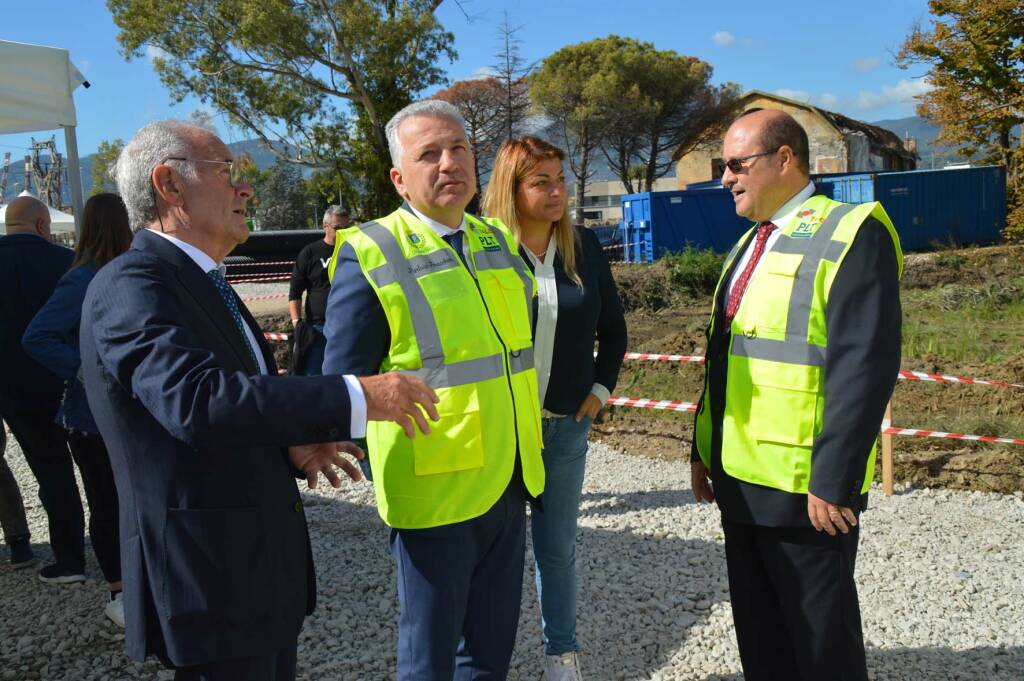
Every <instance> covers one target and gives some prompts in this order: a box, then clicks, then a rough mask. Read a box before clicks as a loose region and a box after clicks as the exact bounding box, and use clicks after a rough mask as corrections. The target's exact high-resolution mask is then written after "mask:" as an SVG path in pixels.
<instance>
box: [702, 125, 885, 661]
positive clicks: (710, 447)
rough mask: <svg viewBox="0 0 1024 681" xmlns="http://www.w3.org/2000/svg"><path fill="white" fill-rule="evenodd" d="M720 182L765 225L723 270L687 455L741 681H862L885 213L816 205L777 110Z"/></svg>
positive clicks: (749, 132)
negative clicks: (864, 536) (719, 544)
mask: <svg viewBox="0 0 1024 681" xmlns="http://www.w3.org/2000/svg"><path fill="white" fill-rule="evenodd" d="M723 158H724V159H725V163H726V171H725V175H724V176H723V177H722V184H723V185H725V187H726V188H727V189H729V190H730V191H731V193H732V195H733V198H734V201H735V205H736V213H737V214H738V215H741V216H743V217H746V218H749V219H750V220H752V221H754V222H755V225H754V226H753V227H752V228H751V230H750V231H749V232H748V233H747V234H746V235H745V236H744V237H743V238H741V239H740V241H739V243H737V244H736V247H735V248H734V249H733V252H732V253H730V254H729V256H728V257H727V258H726V264H725V269H724V271H723V274H722V278H721V281H720V282H719V286H718V290H717V293H716V295H715V298H714V303H713V308H712V312H711V322H710V324H709V325H708V346H707V347H708V349H707V371H706V374H705V375H706V380H705V387H704V395H703V397H702V399H701V401H700V405H699V407H698V410H697V417H696V427H695V433H694V448H693V455H692V462H693V463H692V464H691V466H692V478H693V490H694V494H695V496H696V497H697V499H698V500H703V501H712V500H716V501H717V502H718V506H719V509H720V510H721V513H722V526H723V529H724V532H725V553H726V562H727V564H728V568H729V588H730V592H731V598H732V611H733V619H734V620H735V623H736V637H737V640H738V642H739V649H740V659H741V661H742V663H743V671H744V676H745V678H746V679H748V681H758V680H760V679H764V680H765V681H768V680H776V679H787V680H788V679H793V680H797V679H802V680H804V681H866V680H867V670H866V664H865V656H864V640H863V635H862V633H861V621H860V612H859V608H858V603H857V588H856V584H855V582H854V563H855V560H856V556H857V539H858V530H859V528H858V521H859V515H860V513H861V511H863V510H864V509H865V508H866V507H867V491H868V488H869V486H870V482H871V478H872V476H873V475H874V470H875V466H874V461H875V442H876V439H877V437H878V431H879V426H880V425H881V421H882V415H883V413H884V411H885V404H886V402H887V401H888V399H889V396H890V395H891V394H892V390H893V387H894V385H895V384H896V373H897V370H898V369H899V363H900V317H901V315H900V298H899V275H900V270H901V263H902V254H901V251H900V245H899V238H898V236H897V234H896V231H895V229H894V227H893V224H892V222H891V221H890V220H889V217H888V216H887V215H886V213H885V210H884V209H883V208H882V206H881V205H880V204H878V203H866V204H860V205H851V204H845V203H840V202H838V201H833V200H832V199H831V197H829V196H824V195H821V194H820V193H818V192H817V191H816V189H815V187H814V185H813V184H812V183H811V182H810V179H809V176H808V170H809V165H810V164H809V151H808V142H807V134H806V132H804V130H803V128H801V127H800V125H799V124H798V123H797V122H796V121H795V120H793V118H792V117H790V116H789V115H788V114H786V113H784V112H782V111H769V110H757V111H752V112H747V113H746V114H744V115H743V116H741V117H740V118H739V119H738V120H737V121H735V122H734V123H733V125H732V126H731V127H730V128H729V130H728V132H727V133H726V135H725V142H724V149H723Z"/></svg>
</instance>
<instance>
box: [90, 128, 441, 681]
mask: <svg viewBox="0 0 1024 681" xmlns="http://www.w3.org/2000/svg"><path fill="white" fill-rule="evenodd" d="M235 170H236V168H235V166H234V161H233V159H232V157H231V152H230V151H229V150H228V148H227V147H226V146H225V145H224V143H223V142H221V140H220V139H218V138H217V137H216V135H214V134H213V133H211V132H209V131H207V130H204V129H201V128H196V127H193V126H189V125H187V124H184V123H176V122H170V121H168V122H159V123H153V124H151V125H148V126H146V127H145V128H143V129H142V130H140V131H139V132H138V133H136V135H135V136H134V137H133V138H132V140H131V141H130V142H129V143H128V144H127V145H126V146H125V148H124V150H123V151H122V153H121V156H120V157H119V159H118V163H117V168H116V177H117V184H118V188H119V190H120V192H121V195H122V198H123V199H124V202H125V205H126V207H127V208H128V212H129V216H130V218H131V222H132V228H133V229H134V230H136V231H137V233H136V236H135V239H134V243H133V244H132V248H131V249H130V250H129V251H128V252H127V253H125V254H124V255H122V256H120V257H119V258H117V259H115V260H114V261H112V262H111V263H110V264H108V265H107V266H106V267H104V268H103V269H102V270H101V271H100V272H99V274H98V275H97V276H96V278H95V279H94V280H93V282H92V284H91V285H90V287H89V291H88V294H87V295H86V300H85V303H84V306H83V314H82V329H81V351H82V367H83V370H84V375H85V384H86V391H87V394H88V398H89V404H90V406H91V407H92V410H93V413H94V416H95V418H96V423H97V424H98V426H99V429H100V432H101V433H102V435H103V438H104V440H105V441H106V443H107V447H108V449H109V451H110V457H111V464H112V467H113V470H114V477H115V480H116V483H117V488H118V494H119V497H120V503H121V506H120V509H121V542H122V543H121V555H122V564H123V572H124V593H125V596H124V603H125V616H126V620H127V622H126V637H127V648H128V654H129V655H130V656H131V657H132V658H134V659H142V658H144V657H145V656H146V655H147V654H149V653H153V654H156V655H157V656H158V657H159V658H160V659H161V660H162V661H163V662H164V663H165V664H167V665H168V666H171V667H174V668H175V669H176V670H177V672H176V676H175V678H176V679H202V680H204V681H227V680H238V681H241V680H243V679H244V680H245V681H262V680H267V681H270V680H273V681H284V680H289V679H294V678H295V667H296V646H297V637H298V633H299V629H300V628H301V626H302V621H303V619H304V617H305V616H306V615H307V614H309V613H310V612H312V609H313V606H314V602H315V599H316V585H315V580H314V575H313V563H312V554H311V549H310V543H309V537H308V533H307V528H306V520H305V516H304V514H303V510H302V502H301V500H300V497H299V493H298V490H297V488H296V484H295V479H294V477H293V476H294V475H297V476H299V477H303V476H304V477H306V479H307V480H308V483H309V486H310V487H314V486H315V485H316V481H317V477H318V475H319V474H320V473H323V474H324V475H325V476H326V477H327V478H328V479H329V480H330V481H331V483H332V484H333V485H335V486H339V485H340V480H339V479H338V476H337V473H336V472H335V470H334V466H338V467H340V468H342V469H344V470H345V472H346V473H348V475H349V476H350V477H352V478H353V479H357V478H358V476H359V473H358V469H357V468H356V467H355V466H354V465H353V464H352V463H351V462H349V461H348V460H346V459H343V458H342V457H341V456H340V455H339V451H347V452H349V453H354V454H356V455H357V456H361V452H360V451H359V450H358V448H357V447H355V445H352V444H351V443H343V442H341V441H343V440H348V439H349V438H352V437H359V436H361V435H362V434H363V432H364V431H365V428H366V421H367V419H388V420H394V421H397V422H398V423H400V424H402V426H403V427H404V428H405V429H406V431H407V432H409V434H410V435H411V434H412V433H413V431H414V427H415V426H414V421H415V422H416V424H418V426H419V428H420V430H422V431H424V432H426V431H427V430H429V427H428V425H427V423H426V420H425V416H424V411H423V410H424V409H425V413H426V414H429V415H430V416H431V417H432V418H435V419H436V417H437V413H436V410H435V409H434V406H433V405H434V401H435V399H436V397H435V396H434V394H433V392H432V391H430V390H429V389H428V388H426V386H425V385H424V384H423V383H422V382H421V381H419V380H418V379H415V378H412V377H409V376H405V375H399V374H397V373H391V374H387V375H383V376H378V377H371V378H362V379H357V378H355V377H353V376H344V377H342V376H340V375H335V376H321V377H279V376H278V375H277V367H276V365H275V364H274V359H273V354H272V353H271V351H270V348H269V347H268V346H267V344H266V342H265V341H264V340H263V334H262V332H261V330H260V328H259V326H257V324H256V322H255V321H254V320H253V318H252V317H251V315H250V314H249V312H248V311H247V310H246V308H245V307H244V305H242V303H241V301H240V300H239V299H238V297H237V296H236V295H235V293H234V292H233V291H232V290H231V288H230V287H229V286H228V285H227V283H226V282H225V280H224V276H223V268H222V265H221V263H222V262H223V260H224V258H225V256H227V254H228V253H229V252H230V251H231V249H232V248H234V246H235V245H236V244H238V243H240V242H242V241H245V239H246V238H247V237H248V228H247V227H246V222H245V205H246V203H247V201H248V200H249V199H250V198H251V196H252V188H251V187H250V186H249V185H248V184H246V183H245V182H244V181H241V179H240V178H239V177H238V175H237V174H236V172H235ZM317 443H323V444H317Z"/></svg>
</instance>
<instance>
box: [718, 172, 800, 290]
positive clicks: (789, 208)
mask: <svg viewBox="0 0 1024 681" xmlns="http://www.w3.org/2000/svg"><path fill="white" fill-rule="evenodd" d="M812 196H814V183H813V182H808V183H807V186H806V187H804V188H803V189H801V190H800V191H798V192H797V193H796V195H795V196H793V198H791V199H790V200H789V201H786V203H784V204H782V207H781V208H779V209H778V210H777V211H775V215H773V216H772V218H771V220H770V222H771V223H772V224H774V225H775V227H776V228H775V229H773V230H772V233H771V234H769V235H768V240H767V241H766V242H765V244H764V252H765V253H767V252H768V251H770V250H772V246H774V245H775V242H776V241H778V240H779V235H781V234H782V230H783V229H785V228H786V225H788V224H789V221H790V220H792V219H793V218H795V217H796V211H797V209H798V208H800V206H802V205H803V204H804V201H806V200H807V199H809V198H811V197H812ZM753 243H754V240H753V239H751V240H750V244H747V248H746V249H745V250H744V251H743V255H742V256H741V257H740V261H739V262H738V263H737V264H736V268H735V269H734V270H733V271H732V278H731V279H729V294H728V295H727V296H726V298H725V299H726V300H729V297H730V296H732V287H733V286H735V285H736V280H737V279H738V278H739V276H740V274H742V273H743V269H744V268H745V267H746V266H747V263H748V262H750V256H751V254H752V253H753V252H754V249H753V248H752V247H751V244H753ZM763 262H764V258H763V257H762V258H761V259H760V260H759V261H758V262H757V264H756V265H754V271H753V272H751V273H750V278H751V279H753V278H754V275H755V274H757V270H759V269H760V268H761V264H762V263H763Z"/></svg>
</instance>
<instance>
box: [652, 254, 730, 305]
mask: <svg viewBox="0 0 1024 681" xmlns="http://www.w3.org/2000/svg"><path fill="white" fill-rule="evenodd" d="M662 260H663V261H664V263H665V266H666V267H668V272H669V278H670V279H671V281H672V284H673V285H674V286H676V287H679V288H683V289H686V290H687V291H689V292H690V293H693V294H711V293H714V291H715V284H717V283H718V277H719V276H720V275H721V273H722V264H723V263H724V262H725V256H723V255H719V254H717V253H715V252H714V251H712V250H711V249H701V248H693V247H691V246H687V247H686V248H684V249H683V250H682V251H680V252H678V253H669V254H666V255H665V256H664V257H662Z"/></svg>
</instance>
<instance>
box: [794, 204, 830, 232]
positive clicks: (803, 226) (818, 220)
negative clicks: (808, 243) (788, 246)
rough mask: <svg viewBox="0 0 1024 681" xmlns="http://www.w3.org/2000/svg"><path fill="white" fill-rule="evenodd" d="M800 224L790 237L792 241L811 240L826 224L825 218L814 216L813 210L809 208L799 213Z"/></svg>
mask: <svg viewBox="0 0 1024 681" xmlns="http://www.w3.org/2000/svg"><path fill="white" fill-rule="evenodd" d="M797 217H798V218H800V224H798V225H797V226H796V229H794V230H793V232H792V233H791V234H790V235H789V236H790V238H792V239H810V238H811V237H812V236H814V233H815V232H816V231H818V227H821V224H822V223H823V222H825V218H823V217H820V216H817V215H814V209H813V208H807V209H805V210H802V211H800V212H799V213H797Z"/></svg>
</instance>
